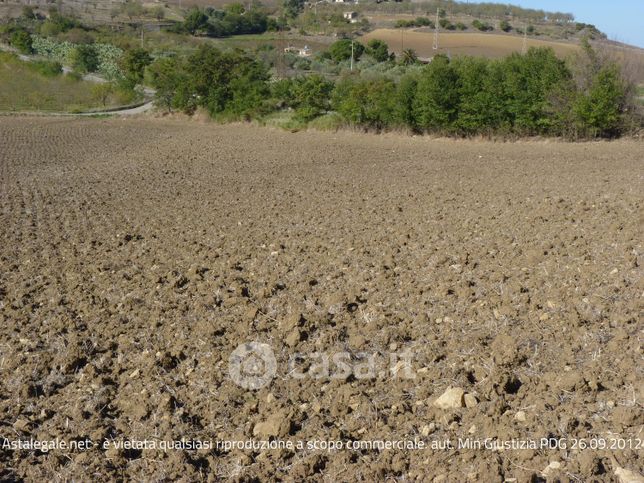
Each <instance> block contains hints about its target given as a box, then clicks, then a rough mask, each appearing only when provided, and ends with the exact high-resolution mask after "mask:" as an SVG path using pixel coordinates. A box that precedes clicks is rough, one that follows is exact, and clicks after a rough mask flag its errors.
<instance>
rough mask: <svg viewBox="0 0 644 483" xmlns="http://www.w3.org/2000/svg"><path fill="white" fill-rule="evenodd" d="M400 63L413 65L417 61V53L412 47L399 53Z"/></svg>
mask: <svg viewBox="0 0 644 483" xmlns="http://www.w3.org/2000/svg"><path fill="white" fill-rule="evenodd" d="M400 63H401V64H402V65H413V64H416V63H418V54H416V51H415V50H414V49H405V50H403V51H402V52H401V54H400Z"/></svg>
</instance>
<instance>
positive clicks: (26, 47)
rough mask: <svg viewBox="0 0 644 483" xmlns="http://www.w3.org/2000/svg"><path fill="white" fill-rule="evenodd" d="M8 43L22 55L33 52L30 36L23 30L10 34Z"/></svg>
mask: <svg viewBox="0 0 644 483" xmlns="http://www.w3.org/2000/svg"><path fill="white" fill-rule="evenodd" d="M9 43H10V44H11V45H12V46H13V47H15V48H16V49H18V51H19V52H21V53H23V54H31V52H32V51H33V48H32V39H31V35H29V32H27V31H26V30H24V29H19V30H16V31H15V32H14V33H12V34H11V40H10V41H9Z"/></svg>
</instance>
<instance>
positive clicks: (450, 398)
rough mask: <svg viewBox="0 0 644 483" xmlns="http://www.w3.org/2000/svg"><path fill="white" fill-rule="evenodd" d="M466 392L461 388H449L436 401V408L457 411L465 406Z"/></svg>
mask: <svg viewBox="0 0 644 483" xmlns="http://www.w3.org/2000/svg"><path fill="white" fill-rule="evenodd" d="M464 397H465V391H463V389H461V388H460V387H449V388H447V390H446V391H445V392H444V393H443V394H442V395H441V397H439V398H438V399H436V401H434V406H435V407H437V408H439V409H456V408H462V407H463V406H464V405H465V400H464Z"/></svg>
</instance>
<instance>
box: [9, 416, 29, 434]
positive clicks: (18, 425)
mask: <svg viewBox="0 0 644 483" xmlns="http://www.w3.org/2000/svg"><path fill="white" fill-rule="evenodd" d="M13 429H15V430H16V431H27V430H28V429H29V421H27V420H26V419H23V418H20V419H18V420H16V422H15V423H13Z"/></svg>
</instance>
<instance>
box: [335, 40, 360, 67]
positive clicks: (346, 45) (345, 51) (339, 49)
mask: <svg viewBox="0 0 644 483" xmlns="http://www.w3.org/2000/svg"><path fill="white" fill-rule="evenodd" d="M352 44H353V47H352ZM352 50H353V60H356V61H357V60H358V59H359V58H360V56H362V54H363V52H364V50H365V49H364V46H363V45H362V44H361V43H360V42H357V41H355V40H354V41H352V40H351V39H342V40H338V41H337V42H334V43H333V44H331V46H330V47H329V50H328V54H329V56H330V57H331V59H332V60H333V61H334V62H342V61H344V60H349V59H350V58H351V52H352Z"/></svg>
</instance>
